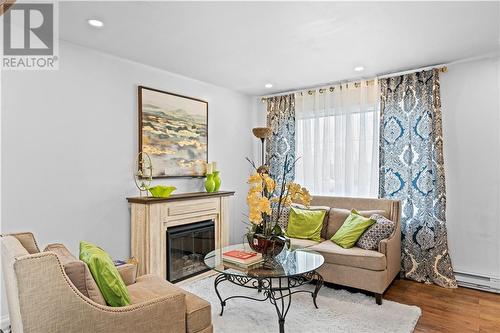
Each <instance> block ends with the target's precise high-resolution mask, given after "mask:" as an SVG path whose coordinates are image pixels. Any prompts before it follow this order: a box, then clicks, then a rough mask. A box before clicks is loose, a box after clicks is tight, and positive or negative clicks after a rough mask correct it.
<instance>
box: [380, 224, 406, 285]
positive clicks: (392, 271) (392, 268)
mask: <svg viewBox="0 0 500 333" xmlns="http://www.w3.org/2000/svg"><path fill="white" fill-rule="evenodd" d="M378 252H381V253H383V254H385V257H386V261H387V273H388V279H389V281H388V282H390V281H392V280H393V279H394V278H395V277H396V276H397V275H398V274H399V272H400V271H401V227H400V224H399V222H396V229H395V230H394V232H393V233H392V235H391V236H390V237H389V238H386V239H383V240H381V241H380V243H379V245H378Z"/></svg>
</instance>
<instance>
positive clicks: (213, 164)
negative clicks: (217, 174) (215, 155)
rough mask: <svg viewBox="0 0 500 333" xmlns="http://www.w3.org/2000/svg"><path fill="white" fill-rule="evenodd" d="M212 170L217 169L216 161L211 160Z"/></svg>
mask: <svg viewBox="0 0 500 333" xmlns="http://www.w3.org/2000/svg"><path fill="white" fill-rule="evenodd" d="M212 171H217V162H212Z"/></svg>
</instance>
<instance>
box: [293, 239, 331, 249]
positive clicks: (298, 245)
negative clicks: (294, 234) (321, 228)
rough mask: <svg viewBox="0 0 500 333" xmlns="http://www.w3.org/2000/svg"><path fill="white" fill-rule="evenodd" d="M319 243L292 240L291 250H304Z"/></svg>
mask: <svg viewBox="0 0 500 333" xmlns="http://www.w3.org/2000/svg"><path fill="white" fill-rule="evenodd" d="M321 241H323V240H321ZM319 243H320V242H316V241H313V240H309V239H299V238H290V249H291V250H296V249H303V248H305V247H309V246H313V245H316V244H319Z"/></svg>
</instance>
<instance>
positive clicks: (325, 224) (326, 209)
mask: <svg viewBox="0 0 500 333" xmlns="http://www.w3.org/2000/svg"><path fill="white" fill-rule="evenodd" d="M293 206H294V207H298V208H300V209H308V210H324V211H325V212H326V213H325V217H324V218H323V227H322V229H321V238H325V235H326V228H327V227H328V214H330V207H328V206H309V207H306V206H304V205H301V204H298V203H294V204H293Z"/></svg>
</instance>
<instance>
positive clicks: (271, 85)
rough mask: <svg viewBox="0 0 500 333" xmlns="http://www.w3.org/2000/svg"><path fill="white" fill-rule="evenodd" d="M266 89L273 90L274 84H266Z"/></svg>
mask: <svg viewBox="0 0 500 333" xmlns="http://www.w3.org/2000/svg"><path fill="white" fill-rule="evenodd" d="M264 87H266V88H272V87H273V84H272V83H266V84H265V85H264Z"/></svg>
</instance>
